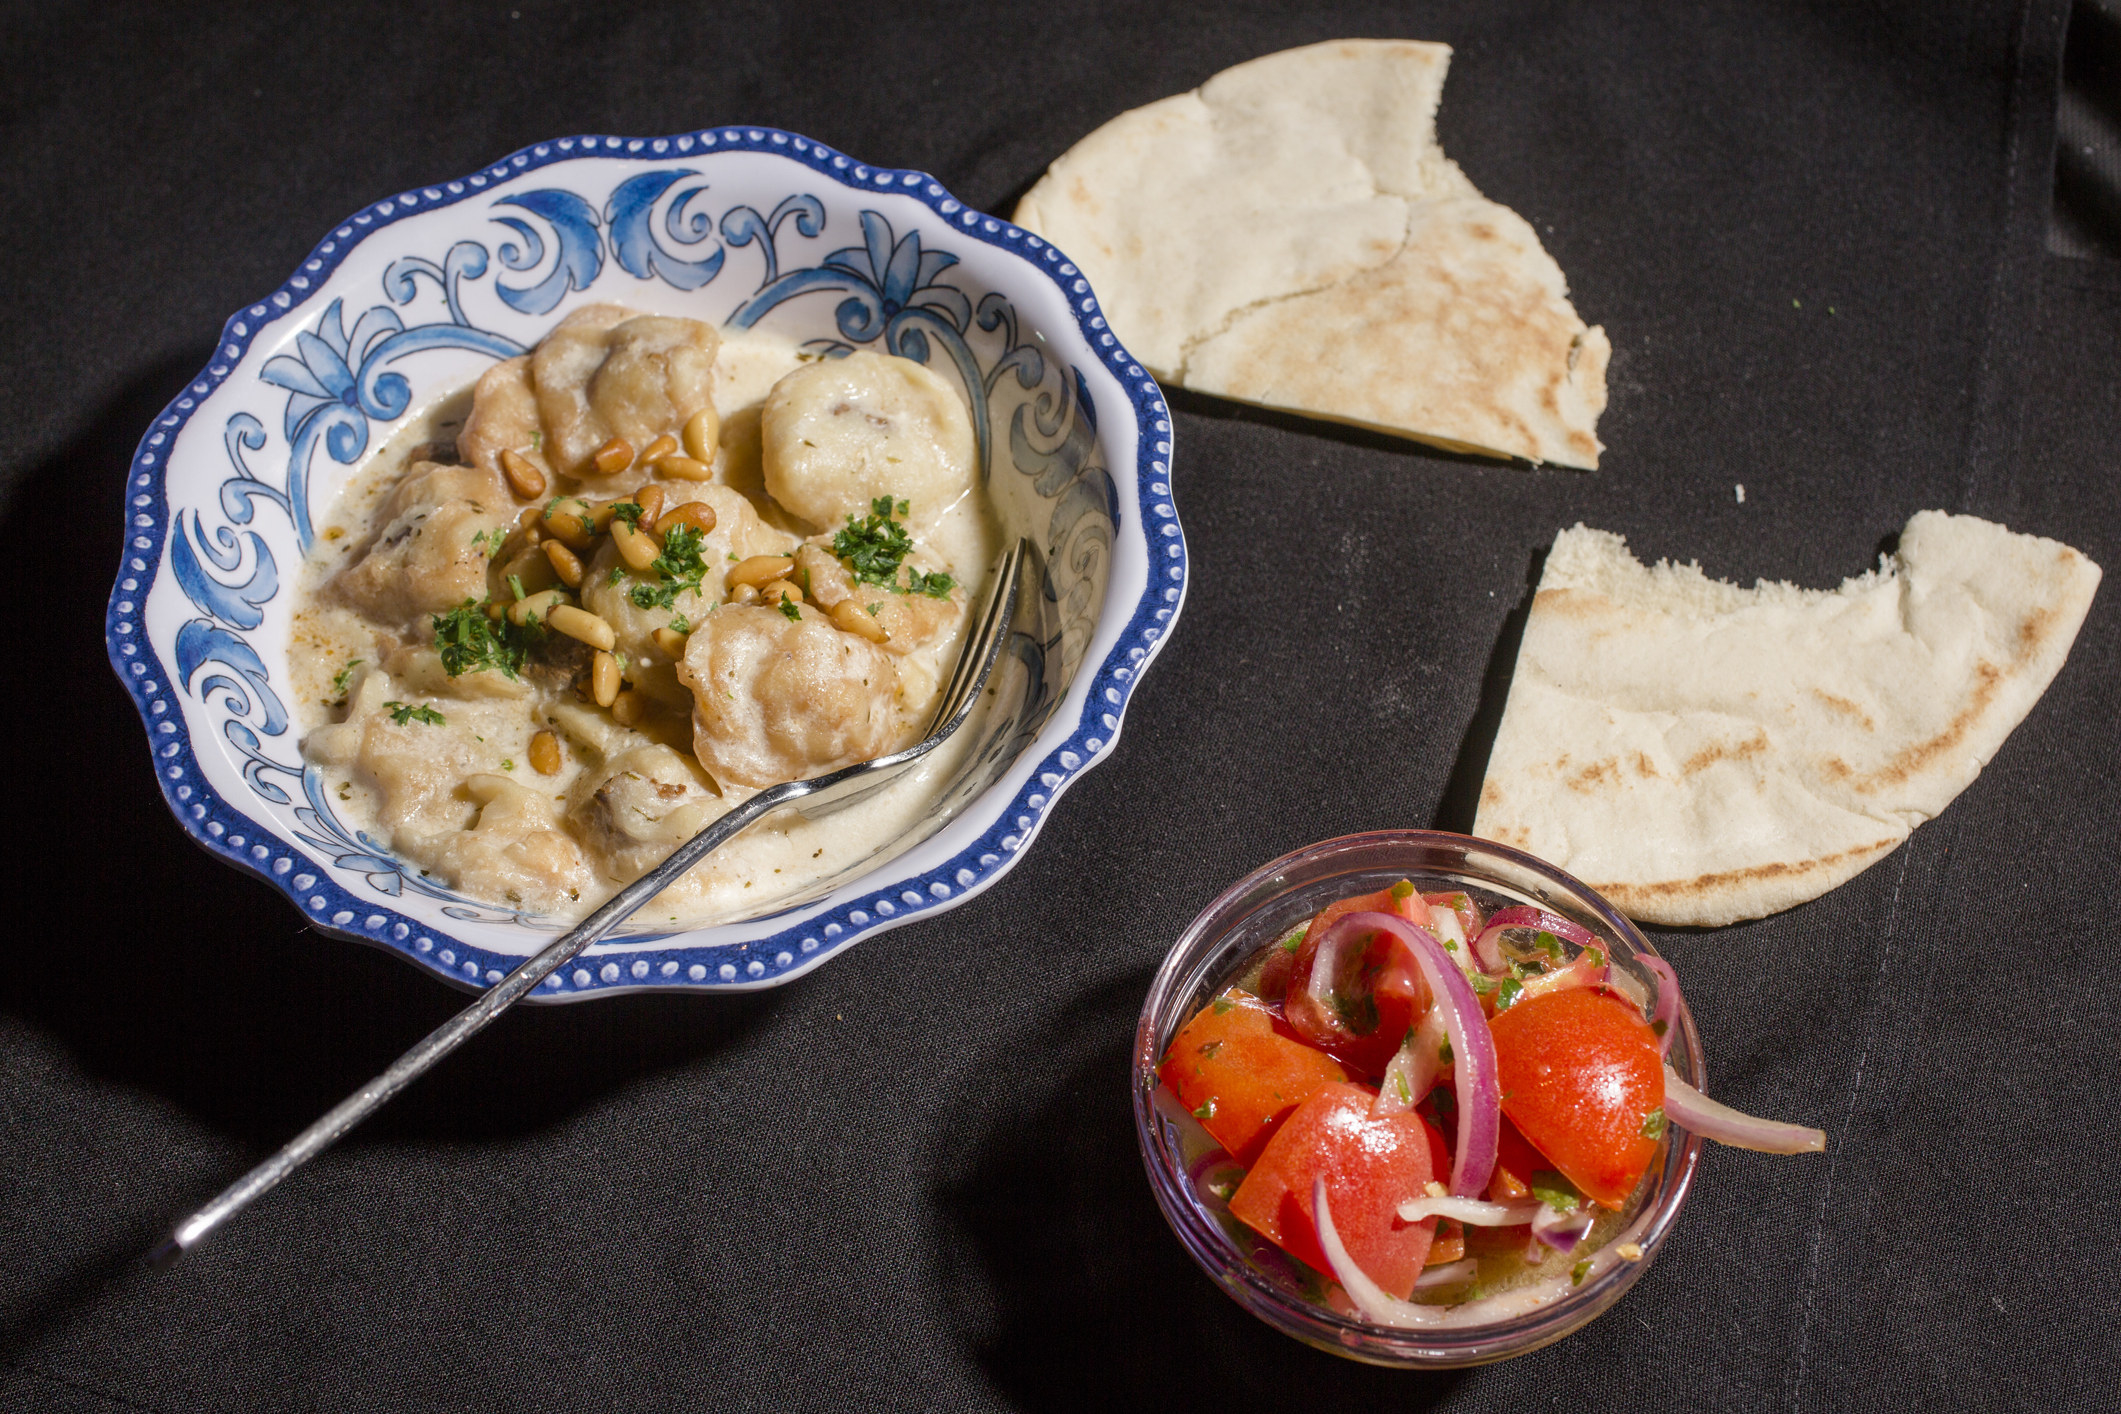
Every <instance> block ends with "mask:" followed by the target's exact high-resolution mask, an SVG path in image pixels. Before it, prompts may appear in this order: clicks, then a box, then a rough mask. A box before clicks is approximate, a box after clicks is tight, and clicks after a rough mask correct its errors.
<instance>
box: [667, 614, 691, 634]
mask: <svg viewBox="0 0 2121 1414" xmlns="http://www.w3.org/2000/svg"><path fill="white" fill-rule="evenodd" d="M670 631H671V632H672V633H690V632H692V620H691V619H688V618H686V617H685V616H684V615H683V614H672V615H671V616H670Z"/></svg>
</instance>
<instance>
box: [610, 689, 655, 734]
mask: <svg viewBox="0 0 2121 1414" xmlns="http://www.w3.org/2000/svg"><path fill="white" fill-rule="evenodd" d="M647 715H648V704H647V703H645V702H643V701H642V700H641V694H639V693H638V692H635V691H634V690H633V689H632V688H628V689H626V691H624V692H622V693H620V694H619V695H618V696H617V697H614V698H612V699H611V719H612V720H613V721H615V722H617V723H618V724H619V725H620V726H622V727H630V726H632V725H633V724H634V723H635V722H638V721H640V720H641V718H643V717H645V716H647Z"/></svg>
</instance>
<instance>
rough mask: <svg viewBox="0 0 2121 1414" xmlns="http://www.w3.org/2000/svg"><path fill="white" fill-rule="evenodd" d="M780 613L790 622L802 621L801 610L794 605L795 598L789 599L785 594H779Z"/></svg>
mask: <svg viewBox="0 0 2121 1414" xmlns="http://www.w3.org/2000/svg"><path fill="white" fill-rule="evenodd" d="M781 613H782V615H783V616H784V617H786V618H787V619H789V620H791V621H792V622H795V623H801V622H802V621H803V611H802V610H801V609H799V608H797V607H796V603H795V600H793V599H790V598H789V597H788V596H787V595H785V594H783V595H782V596H781Z"/></svg>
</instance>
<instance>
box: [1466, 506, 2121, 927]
mask: <svg viewBox="0 0 2121 1414" xmlns="http://www.w3.org/2000/svg"><path fill="white" fill-rule="evenodd" d="M2098 583H2099V567H2098V566H2097V565H2095V564H2093V563H2092V562H2091V561H2090V560H2088V559H2086V558H2085V557H2084V556H2083V555H2081V554H2079V553H2077V552H2076V551H2075V550H2072V549H2071V548H2070V547H2069V546H2067V545H2063V544H2060V543H2058V542H2056V541H2053V540H2043V539H2041V538H2040V537H2038V536H2035V535H2015V534H2012V533H2011V532H2010V531H2008V530H2006V529H2004V528H2003V527H2002V526H2000V525H1993V524H1991V523H1989V522H1988V521H1984V520H1977V519H1975V518H1974V517H1972V516H1955V515H1947V514H1945V513H1944V512H1942V511H1923V512H1921V513H1920V514H1919V515H1917V516H1916V517H1915V518H1914V519H1913V520H1910V521H1909V522H1908V523H1907V528H1906V529H1905V530H1904V531H1902V532H1901V536H1900V547H1899V551H1898V553H1897V554H1895V555H1891V556H1887V557H1886V558H1885V559H1884V560H1883V561H1882V562H1881V563H1880V566H1879V568H1878V569H1877V570H1875V571H1873V572H1872V573H1870V574H1866V575H1864V576H1862V577H1861V578H1859V579H1851V580H1848V581H1847V582H1846V583H1844V584H1843V585H1842V586H1841V587H1840V588H1839V589H1833V590H1808V589H1799V588H1797V587H1796V586H1795V585H1791V584H1770V583H1768V582H1766V581H1765V580H1763V581H1762V582H1761V583H1760V584H1759V585H1758V586H1757V587H1756V588H1753V589H1740V588H1738V587H1737V586H1736V585H1731V584H1725V583H1723V582H1721V581H1719V580H1713V579H1710V578H1708V577H1707V576H1706V575H1704V574H1703V573H1702V572H1701V570H1700V569H1699V568H1698V567H1697V566H1694V565H1673V564H1666V563H1662V562H1660V563H1659V564H1658V565H1657V566H1656V567H1655V568H1654V569H1650V568H1645V567H1644V566H1643V565H1642V564H1641V563H1640V562H1638V561H1637V560H1636V559H1635V557H1634V556H1633V555H1631V554H1629V553H1628V550H1627V542H1626V541H1624V540H1622V539H1621V538H1620V537H1619V536H1617V535H1613V534H1610V533H1608V532H1606V531H1602V530H1587V529H1585V528H1584V527H1583V526H1582V525H1580V524H1579V525H1578V526H1576V528H1575V529H1573V530H1564V531H1562V532H1561V533H1560V534H1559V535H1557V536H1556V537H1555V538H1554V548H1553V550H1552V552H1551V553H1550V554H1549V555H1548V556H1547V563H1546V569H1545V572H1544V573H1543V574H1542V575H1541V576H1540V580H1539V590H1538V593H1537V594H1536V595H1535V596H1534V597H1533V600H1532V611H1531V616H1530V618H1529V619H1528V621H1527V622H1526V624H1525V633H1524V643H1523V645H1522V646H1521V647H1520V648H1519V649H1518V651H1517V669H1516V674H1515V676H1514V677H1513V678H1512V679H1511V682H1510V697H1509V701H1508V703H1507V704H1506V705H1505V706H1504V708H1503V714H1502V725H1501V728H1500V729H1499V731H1498V732H1497V734H1496V737H1495V747H1494V751H1493V752H1492V754H1491V755H1490V756H1489V759H1488V771H1487V779H1486V781H1485V783H1484V784H1483V785H1482V787H1481V792H1480V810H1479V816H1478V818H1477V819H1476V820H1475V821H1474V824H1473V833H1474V834H1476V835H1480V836H1482V837H1484V838H1487V839H1492V840H1499V841H1501V842H1502V843H1504V844H1509V845H1515V846H1516V847H1518V848H1519V849H1523V850H1525V851H1527V852H1528V853H1531V854H1535V855H1537V856H1539V857H1540V858H1542V859H1546V860H1549V861H1551V862H1552V863H1554V864H1555V865H1557V866H1559V867H1560V868H1562V869H1565V870H1567V871H1568V872H1569V873H1571V874H1574V875H1576V876H1577V877H1578V878H1580V879H1582V880H1583V881H1584V882H1585V883H1587V884H1589V885H1590V886H1591V887H1592V888H1594V889H1596V890H1598V891H1599V892H1600V893H1602V894H1604V895H1605V896H1606V897H1607V898H1609V899H1611V900H1612V901H1613V903H1614V904H1615V905H1617V906H1618V907H1619V908H1620V909H1621V910H1622V911H1623V912H1625V913H1627V914H1628V915H1629V916H1631V917H1633V918H1637V919H1640V920H1643V921H1645V922H1650V923H1671V924H1722V923H1731V922H1735V921H1737V920H1738V919H1741V918H1758V917H1762V916H1764V915H1766V914H1769V913H1774V912H1776V911H1778V910H1780V909H1784V908H1790V907H1793V906H1795V905H1796V904H1800V903H1803V902H1805V901H1806V900H1807V899H1813V898H1817V897H1818V896H1819V895H1821V894H1823V893H1825V892H1826V891H1827V890H1829V889H1831V888H1834V887H1835V886H1836V885H1839V884H1841V883H1844V882H1846V881H1847V880H1849V879H1851V878H1853V877H1854V876H1855V875H1857V874H1858V873H1860V872H1861V871H1863V870H1864V869H1866V868H1868V867H1870V866H1871V865H1872V864H1875V863H1877V862H1878V861H1879V860H1880V859H1882V858H1884V857H1885V856H1886V855H1887V854H1889V853H1891V852H1892V850H1893V848H1894V847H1895V846H1896V845H1898V844H1899V843H1900V842H1901V841H1902V840H1904V839H1906V838H1907V837H1908V834H1909V833H1910V832H1911V831H1912V830H1913V829H1914V828H1915V827H1916V826H1917V825H1920V824H1922V823H1923V822H1924V821H1925V820H1928V819H1930V818H1932V817H1933V816H1935V815H1937V814H1938V813H1939V812H1940V811H1942V810H1943V809H1944V807H1945V806H1946V805H1949V804H1950V803H1951V801H1952V798H1953V797H1954V796H1956V795H1958V794H1959V792H1960V791H1962V790H1964V789H1966V787H1967V785H1968V784H1969V783H1971V782H1972V781H1973V779H1974V777H1975V776H1976V775H1978V774H1980V771H1981V768H1982V766H1984V765H1986V764H1987V762H1988V760H1989V758H1990V757H1992V756H1994V755H1995V754H1996V751H1997V749H1998V748H2000V747H2001V746H2002V745H2003V739H2004V738H2005V737H2007V736H2009V735H2010V733H2011V729H2012V728H2013V727H2015V726H2017V725H2018V723H2019V722H2021V721H2023V720H2024V718H2025V714H2026V713H2027V712H2029V711H2030V710H2032V706H2033V704H2034V703H2035V702H2037V701H2039V699H2040V694H2041V693H2042V692H2043V691H2045V690H2046V688H2047V685H2048V683H2049V682H2050V681H2052V680H2053V678H2054V676H2055V673H2056V670H2058V669H2059V668H2060V667H2061V666H2062V660H2063V659H2064V658H2065V657H2066V656H2067V655H2068V653H2069V648H2070V644H2071V643H2072V642H2073V641H2074V640H2075V639H2076V636H2077V628H2078V626H2079V625H2081V624H2082V623H2083V622H2084V615H2085V611H2086V610H2087V609H2088V608H2090V606H2091V601H2092V591H2093V590H2094V589H2096V588H2097V587H2098Z"/></svg>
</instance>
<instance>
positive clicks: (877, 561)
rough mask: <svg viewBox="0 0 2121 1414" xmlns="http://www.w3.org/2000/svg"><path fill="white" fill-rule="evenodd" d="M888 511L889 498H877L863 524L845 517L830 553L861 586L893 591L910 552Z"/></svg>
mask: <svg viewBox="0 0 2121 1414" xmlns="http://www.w3.org/2000/svg"><path fill="white" fill-rule="evenodd" d="M900 504H902V505H903V504H904V503H903V502H901V503H900ZM891 511H892V503H891V498H890V497H889V496H879V497H877V498H876V499H875V500H874V501H872V502H870V506H869V516H868V518H867V519H866V520H859V521H858V520H856V519H855V518H854V517H853V516H848V517H847V525H846V528H845V529H843V530H841V531H840V532H839V533H838V534H836V535H834V536H833V537H832V553H833V554H835V555H837V556H839V557H840V558H841V559H842V560H845V561H846V562H847V568H848V569H850V570H853V571H854V577H855V578H856V579H858V580H860V581H861V582H862V583H864V584H883V585H890V586H892V587H894V588H895V587H896V583H895V581H896V580H897V579H898V567H899V566H900V565H901V564H903V563H904V562H905V559H906V556H907V555H909V554H911V553H912V552H913V537H912V536H910V535H908V534H907V533H906V527H905V526H903V525H900V524H899V523H898V522H897V521H895V520H893V519H892V518H891Z"/></svg>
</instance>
